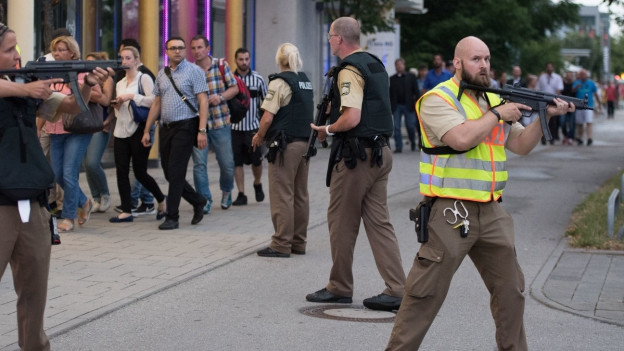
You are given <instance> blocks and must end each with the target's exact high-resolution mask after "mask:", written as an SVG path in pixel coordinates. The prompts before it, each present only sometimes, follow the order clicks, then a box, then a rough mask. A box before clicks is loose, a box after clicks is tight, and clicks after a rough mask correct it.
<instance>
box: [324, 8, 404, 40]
mask: <svg viewBox="0 0 624 351" xmlns="http://www.w3.org/2000/svg"><path fill="white" fill-rule="evenodd" d="M323 4H324V9H325V13H327V15H329V18H330V20H331V21H333V20H335V19H336V18H338V17H343V16H352V17H353V18H356V19H357V20H359V21H360V25H361V27H360V30H361V31H362V33H363V34H368V33H375V32H386V31H391V32H393V31H394V19H392V18H391V17H390V16H389V11H391V10H392V8H393V7H394V1H393V0H323Z"/></svg>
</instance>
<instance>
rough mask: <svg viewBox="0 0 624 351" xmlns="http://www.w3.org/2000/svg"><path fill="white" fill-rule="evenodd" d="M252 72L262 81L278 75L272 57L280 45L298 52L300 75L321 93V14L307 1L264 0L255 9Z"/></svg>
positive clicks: (322, 43) (314, 5)
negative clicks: (285, 44) (253, 70)
mask: <svg viewBox="0 0 624 351" xmlns="http://www.w3.org/2000/svg"><path fill="white" fill-rule="evenodd" d="M256 6H257V7H256V28H255V30H256V53H255V56H256V70H257V71H258V72H259V73H260V74H262V75H263V76H264V77H268V75H269V74H271V73H276V72H278V71H279V67H277V66H276V64H275V53H276V52H277V48H278V47H279V46H280V45H281V44H283V43H287V42H289V43H292V44H294V45H295V46H297V48H298V49H299V52H300V54H301V60H302V61H303V71H304V72H305V73H306V74H307V75H308V77H309V78H310V80H312V83H313V85H314V87H315V92H317V94H318V90H320V89H322V87H321V85H322V84H323V82H322V77H323V75H322V72H321V63H322V58H321V53H322V51H323V50H322V45H324V44H327V40H323V39H322V38H323V37H324V32H323V31H322V30H321V28H322V12H320V11H317V9H316V2H314V1H308V0H295V1H293V0H264V1H258V2H257V5H256Z"/></svg>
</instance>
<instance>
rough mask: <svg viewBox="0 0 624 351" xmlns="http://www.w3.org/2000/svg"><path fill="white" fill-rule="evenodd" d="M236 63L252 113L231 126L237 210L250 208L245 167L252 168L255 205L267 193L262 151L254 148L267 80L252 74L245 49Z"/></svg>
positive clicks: (236, 55)
mask: <svg viewBox="0 0 624 351" xmlns="http://www.w3.org/2000/svg"><path fill="white" fill-rule="evenodd" d="M234 58H235V60H236V71H235V72H234V73H235V74H236V75H237V76H239V77H240V78H241V79H242V80H243V82H245V85H247V89H249V94H250V95H251V101H250V103H249V110H248V111H247V115H246V116H245V118H243V119H242V120H241V121H240V122H238V123H233V124H232V149H233V151H234V181H235V182H236V187H237V188H238V197H237V198H236V201H234V202H233V203H232V205H234V206H242V205H247V196H246V195H245V172H244V171H243V164H246V165H249V164H251V171H252V173H253V176H254V183H253V184H254V190H255V193H256V201H257V202H261V201H263V200H264V192H263V191H262V180H261V178H262V149H261V148H256V150H255V151H254V149H253V147H252V146H251V139H252V138H253V136H254V134H256V132H257V131H258V127H259V125H260V114H259V111H260V108H259V107H260V104H261V103H262V100H263V99H264V97H265V96H266V92H267V88H266V84H265V82H264V78H262V76H261V75H260V74H258V72H256V71H252V70H251V69H250V67H249V61H250V55H249V51H248V50H247V49H245V48H239V49H238V50H236V53H235V54H234Z"/></svg>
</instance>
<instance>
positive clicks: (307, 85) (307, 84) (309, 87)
mask: <svg viewBox="0 0 624 351" xmlns="http://www.w3.org/2000/svg"><path fill="white" fill-rule="evenodd" d="M299 89H304V90H312V83H311V82H299Z"/></svg>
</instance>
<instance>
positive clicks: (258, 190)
mask: <svg viewBox="0 0 624 351" xmlns="http://www.w3.org/2000/svg"><path fill="white" fill-rule="evenodd" d="M254 190H255V191H256V202H262V201H264V191H262V183H260V184H254Z"/></svg>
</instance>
